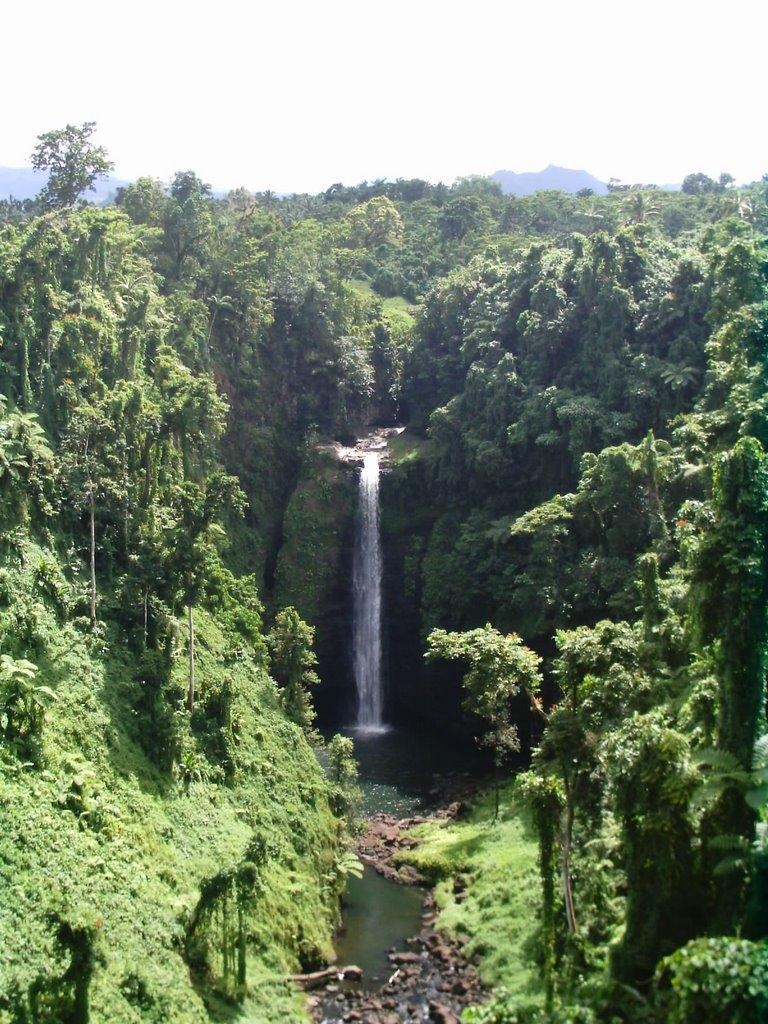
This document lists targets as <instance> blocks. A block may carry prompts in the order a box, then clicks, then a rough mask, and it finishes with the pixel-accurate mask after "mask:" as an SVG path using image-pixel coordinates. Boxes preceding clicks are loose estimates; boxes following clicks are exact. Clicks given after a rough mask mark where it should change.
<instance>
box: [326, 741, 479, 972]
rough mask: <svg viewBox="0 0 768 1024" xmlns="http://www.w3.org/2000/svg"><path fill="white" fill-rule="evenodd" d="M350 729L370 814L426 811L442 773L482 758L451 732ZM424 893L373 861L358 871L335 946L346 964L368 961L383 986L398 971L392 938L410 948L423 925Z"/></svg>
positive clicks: (467, 766) (350, 884) (474, 764)
mask: <svg viewBox="0 0 768 1024" xmlns="http://www.w3.org/2000/svg"><path fill="white" fill-rule="evenodd" d="M344 732H345V733H346V734H347V735H348V736H351V737H352V739H353V740H354V743H355V756H356V758H357V761H358V764H359V766H360V788H361V790H362V793H363V802H362V813H363V815H365V816H366V817H368V816H370V815H372V814H375V813H377V812H384V813H386V814H392V815H395V816H396V817H399V818H402V817H406V816H408V815H411V814H416V813H418V812H420V811H426V810H428V809H429V808H430V807H434V805H435V802H436V799H437V797H438V795H439V793H440V780H441V778H444V777H445V776H446V775H449V774H455V773H459V772H469V771H471V770H472V768H475V769H477V768H478V766H479V765H480V764H481V763H482V762H481V761H480V758H479V757H478V755H477V753H476V752H475V751H473V750H472V749H471V748H470V749H463V748H461V747H460V746H457V745H456V744H451V745H449V744H448V743H447V742H446V741H445V739H444V738H443V737H436V736H431V735H429V734H426V735H425V734H424V733H419V734H418V735H417V734H415V733H412V732H407V731H405V730H400V729H379V730H376V731H374V730H356V729H346V730H344ZM424 895H425V893H424V890H422V889H418V888H412V887H409V886H405V885H399V884H398V883H397V882H391V881H389V880H388V879H386V878H383V877H382V876H381V875H379V874H378V873H377V872H376V871H375V870H374V869H373V868H371V867H368V866H367V865H366V867H365V871H364V873H363V877H362V878H359V879H358V878H354V877H350V879H349V882H348V886H347V891H346V893H345V896H344V900H343V904H342V922H343V923H342V928H341V930H340V931H339V934H338V936H337V938H336V941H335V947H336V954H337V957H338V963H339V964H340V965H342V966H344V965H347V964H355V965H357V966H358V967H361V968H362V970H363V986H364V987H365V988H375V987H378V986H380V985H381V984H383V983H384V982H386V981H387V979H388V978H389V977H390V975H391V974H392V973H393V971H394V968H393V967H392V965H391V963H390V962H389V960H388V957H387V954H388V952H389V950H390V948H391V947H392V946H395V947H396V948H397V949H399V950H403V949H405V948H406V945H405V940H406V939H407V938H410V936H412V935H416V934H417V933H418V932H419V930H420V927H421V909H422V902H423V899H424Z"/></svg>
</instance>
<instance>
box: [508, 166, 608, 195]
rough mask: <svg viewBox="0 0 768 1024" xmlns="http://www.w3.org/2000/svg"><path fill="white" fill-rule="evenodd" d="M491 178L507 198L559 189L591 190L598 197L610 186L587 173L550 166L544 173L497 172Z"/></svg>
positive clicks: (568, 190) (571, 190) (573, 190)
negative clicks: (496, 182)
mask: <svg viewBox="0 0 768 1024" xmlns="http://www.w3.org/2000/svg"><path fill="white" fill-rule="evenodd" d="M491 177H492V178H493V180H494V181H498V183H499V184H500V185H501V190H502V192H503V193H504V195H507V196H531V195H533V193H534V192H541V191H543V190H545V189H557V190H558V191H560V192H570V193H572V194H575V193H576V192H578V191H579V189H582V188H591V189H592V191H593V192H594V193H595V194H596V195H600V196H604V195H605V194H606V192H607V191H608V186H607V185H606V183H605V182H604V181H598V179H597V178H595V177H594V176H593V175H591V174H588V173H587V171H574V170H571V169H570V168H568V167H555V165H554V164H550V165H549V167H545V168H544V170H543V171H527V172H526V173H524V174H515V172H514V171H496V173H495V174H492V175H491Z"/></svg>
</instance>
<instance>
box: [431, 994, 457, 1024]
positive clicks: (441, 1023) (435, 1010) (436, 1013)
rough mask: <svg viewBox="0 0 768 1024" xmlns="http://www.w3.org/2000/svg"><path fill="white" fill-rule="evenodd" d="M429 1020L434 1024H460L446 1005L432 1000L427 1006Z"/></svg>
mask: <svg viewBox="0 0 768 1024" xmlns="http://www.w3.org/2000/svg"><path fill="white" fill-rule="evenodd" d="M429 1019H430V1020H431V1021H434V1022H435V1024H461V1022H460V1020H459V1018H458V1016H457V1015H456V1014H455V1013H454V1012H453V1010H452V1009H451V1007H450V1006H449V1005H448V1003H444V1002H442V1001H438V1000H434V1001H433V1002H431V1003H430V1004H429Z"/></svg>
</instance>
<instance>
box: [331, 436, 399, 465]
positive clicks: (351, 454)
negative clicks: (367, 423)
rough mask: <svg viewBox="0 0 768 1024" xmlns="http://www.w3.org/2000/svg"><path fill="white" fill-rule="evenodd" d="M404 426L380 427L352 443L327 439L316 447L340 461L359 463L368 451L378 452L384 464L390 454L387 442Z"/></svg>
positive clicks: (380, 460)
mask: <svg viewBox="0 0 768 1024" xmlns="http://www.w3.org/2000/svg"><path fill="white" fill-rule="evenodd" d="M404 430H405V427H380V428H378V429H377V430H374V431H372V432H371V433H370V434H367V435H366V436H365V437H361V438H359V439H358V440H357V441H356V442H355V444H354V445H343V444H341V443H340V442H338V441H327V442H323V443H321V444H319V445H318V446H317V447H318V449H320V450H321V451H324V452H328V453H329V454H331V455H333V456H335V458H337V459H338V460H339V461H340V462H345V463H349V464H352V465H361V464H362V463H363V461H364V460H365V456H366V455H368V454H369V453H370V452H378V453H379V462H380V463H381V465H382V466H386V465H387V463H388V462H389V459H390V455H389V450H388V444H389V441H390V440H391V438H393V437H399V436H400V434H402V433H403V431H404Z"/></svg>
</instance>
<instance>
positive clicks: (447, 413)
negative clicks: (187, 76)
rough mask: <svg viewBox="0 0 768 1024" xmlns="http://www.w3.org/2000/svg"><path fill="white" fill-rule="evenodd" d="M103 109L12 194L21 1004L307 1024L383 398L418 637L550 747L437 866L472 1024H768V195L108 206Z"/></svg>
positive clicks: (388, 512) (15, 807)
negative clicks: (327, 677)
mask: <svg viewBox="0 0 768 1024" xmlns="http://www.w3.org/2000/svg"><path fill="white" fill-rule="evenodd" d="M91 129H92V125H89V124H86V125H83V126H82V127H81V128H80V129H78V128H77V127H76V126H68V127H67V129H66V130H65V131H64V132H58V133H55V132H54V133H49V134H48V136H43V137H41V139H40V146H39V147H38V150H37V151H36V157H35V158H36V160H37V162H38V165H39V166H40V167H41V168H48V169H49V170H50V172H51V175H50V178H49V184H48V186H47V187H46V190H45V191H44V193H43V194H42V195H41V197H40V199H39V201H37V202H36V203H28V204H14V203H4V204H2V207H1V208H0V483H1V484H2V492H1V493H0V531H1V533H0V769H1V771H2V777H1V779H0V788H1V790H2V794H1V796H0V807H1V808H2V836H3V838H2V845H1V848H0V871H1V872H2V874H3V885H4V891H5V892H8V893H12V894H13V897H12V898H11V899H8V900H6V901H5V903H4V906H3V909H2V912H0V949H1V950H2V953H1V954H0V1020H2V1021H4V1022H5V1021H8V1022H9V1024H10V1022H14V1024H16V1022H25V1024H27V1022H28V1024H38V1022H40V1024H42V1022H50V1024H53V1022H56V1021H62V1022H63V1021H71V1022H76V1024H82V1022H85V1021H87V1020H88V1019H93V1020H111V1019H114V1020H131V1021H137V1022H138V1021H152V1020H156V1021H161V1020H162V1021H179V1022H180V1024H184V1022H186V1021H203V1020H206V1019H227V1018H228V1017H232V1016H236V1015H237V1014H243V1015H246V1019H253V1020H264V1021H268V1020H270V1019H275V1020H290V1019H300V1017H301V1010H300V1009H297V1007H296V1004H295V996H294V994H293V991H292V989H291V987H290V985H289V984H287V983H286V977H287V975H289V974H290V973H291V972H293V971H295V970H296V969H297V968H298V967H299V966H311V965H314V964H315V963H316V962H319V961H320V960H322V959H324V958H325V957H326V956H327V955H328V953H329V951H330V950H329V938H330V932H331V928H332V925H333V923H334V920H335V916H336V912H337V899H338V894H339V892H340V890H341V887H342V885H343V876H344V872H345V871H346V870H354V862H353V861H351V860H350V857H349V855H348V852H347V849H346V848H347V843H348V834H349V832H348V825H347V823H346V821H345V819H346V818H348V817H350V816H351V815H353V814H354V809H355V804H356V793H355V786H354V775H355V769H354V757H353V753H352V751H351V749H350V748H349V745H348V743H347V742H346V741H344V740H342V739H337V740H335V741H333V742H332V743H331V744H330V745H329V748H328V751H327V752H326V753H325V754H324V755H323V758H322V759H323V760H324V762H325V763H326V766H327V776H326V775H325V774H324V773H323V771H322V770H321V768H320V765H319V763H318V760H317V759H316V758H315V757H314V755H313V753H312V750H311V746H310V741H312V742H316V740H317V737H316V735H315V734H314V733H313V731H312V720H313V710H312V704H311V701H310V700H309V697H308V687H309V686H310V685H313V684H314V682H315V678H316V677H315V667H316V663H315V654H314V652H313V639H314V637H315V635H316V636H317V639H318V650H319V651H320V654H321V657H320V666H319V667H320V669H321V673H322V670H323V668H324V664H323V657H328V656H329V652H330V655H331V656H333V655H334V653H335V655H337V656H338V655H339V650H338V648H337V649H336V651H335V652H334V650H333V644H332V643H330V642H329V637H331V636H332V635H336V634H335V633H334V630H336V631H337V632H338V622H339V618H340V614H341V613H340V612H339V602H340V598H339V595H340V593H341V591H342V590H343V584H344V574H345V572H346V571H347V569H346V567H345V565H344V558H343V556H344V551H345V549H346V547H347V546H348V545H347V540H348V537H349V530H350V522H351V515H352V507H353V495H352V491H351V487H350V479H349V475H348V473H347V471H346V470H345V469H343V468H340V467H337V466H336V463H335V462H334V460H333V458H332V456H331V454H330V453H331V450H332V449H331V446H330V445H329V444H328V442H334V441H341V442H344V441H348V440H349V439H350V438H351V437H354V436H355V434H356V433H357V432H359V431H361V430H363V429H364V428H365V427H366V426H367V425H368V424H370V423H374V422H375V423H379V424H391V423H394V422H395V421H397V420H401V421H403V422H407V424H408V429H407V431H406V433H405V434H404V435H403V436H402V437H400V438H398V439H397V440H396V441H394V442H393V444H392V462H393V468H392V472H391V474H389V477H388V479H386V480H385V482H384V485H383V489H382V499H383V503H384V507H383V525H384V531H385V546H386V550H387V552H388V573H389V579H390V581H395V583H396V587H397V593H396V595H395V596H394V597H392V599H391V601H390V604H391V605H392V607H391V613H392V616H391V617H392V622H393V626H392V638H393V643H392V646H393V648H396V650H393V657H394V658H395V659H400V662H399V663H400V665H401V666H402V665H407V667H408V673H407V676H408V679H409V681H410V682H411V689H412V690H413V692H414V700H416V699H417V696H416V695H417V694H418V693H419V692H421V693H428V692H430V691H429V689H428V684H429V681H430V680H432V681H433V682H434V680H435V679H439V676H440V666H439V665H438V664H437V663H438V661H439V660H440V659H446V658H449V659H451V660H458V661H460V662H463V663H464V664H465V665H466V664H467V663H468V666H469V671H468V673H467V675H466V707H467V710H468V711H469V712H470V713H471V715H472V716H474V717H473V718H472V719H471V720H472V722H473V723H475V724H477V726H478V731H479V732H481V733H482V732H483V731H485V732H486V733H487V734H488V739H489V741H490V742H491V744H492V745H493V746H494V747H495V749H496V751H497V753H498V754H499V756H498V759H497V764H498V766H499V767H502V765H503V757H502V755H503V754H505V753H507V752H509V751H510V750H511V749H513V748H515V747H516V746H517V745H518V744H520V745H521V746H522V747H523V749H524V752H526V751H527V750H528V749H529V748H530V749H531V750H532V758H531V764H530V769H529V771H528V772H527V773H525V775H524V777H523V778H522V779H521V780H520V783H519V793H520V795H521V796H522V798H523V799H524V800H525V801H526V802H527V805H528V807H527V810H525V811H519V810H515V809H513V807H512V805H509V804H507V803H506V802H505V801H504V800H502V802H501V805H500V807H498V808H497V811H498V814H497V818H498V820H497V821H496V822H495V824H491V823H488V824H487V825H486V824H482V825H481V824H480V821H479V819H476V820H475V821H474V822H473V823H471V825H470V826H469V828H470V831H471V834H470V833H467V835H465V836H463V838H462V839H461V840H459V841H458V842H457V843H456V842H455V841H454V840H455V837H454V836H453V834H452V833H451V832H450V829H451V827H452V826H446V827H445V831H444V832H442V831H441V832H439V833H435V834H432V835H430V837H429V841H428V842H427V844H426V845H425V847H423V848H422V851H421V853H419V854H417V855H416V856H418V857H420V858H421V862H422V863H421V866H422V867H429V863H430V858H433V859H434V862H435V868H434V874H435V875H436V876H437V875H441V876H447V875H450V874H452V873H455V872H457V871H458V872H459V873H461V874H465V875H466V879H465V880H466V881H468V882H469V886H470V887H469V897H468V898H467V901H466V904H465V905H462V906H461V907H459V906H458V905H452V903H451V900H450V897H449V895H448V890H447V888H446V889H445V892H443V893H442V895H441V899H442V900H443V902H444V904H445V905H446V910H445V923H446V924H448V925H451V926H453V927H456V928H466V929H467V930H469V931H471V932H472V933H473V937H472V942H473V944H474V947H473V948H475V949H476V951H477V952H478V953H480V954H482V955H483V956H484V957H485V963H486V965H487V975H488V977H489V979H490V980H492V981H493V982H494V983H497V984H498V983H505V984H507V985H508V986H509V988H510V990H509V992H508V994H506V995H504V994H499V998H498V999H497V1000H496V1002H495V1004H492V1005H491V1006H490V1007H489V1008H487V1009H485V1010H482V1011H477V1013H476V1014H475V1018H474V1019H475V1020H477V1021H480V1020H489V1021H490V1020H499V1021H502V1020H510V1021H511V1020H520V1021H522V1020H540V1021H544V1020H549V1021H566V1020H573V1021H577V1020H578V1021H585V1022H586V1021H592V1020H606V1021H607V1020H619V1021H635V1022H638V1024H640V1022H645V1021H651V1020H653V1021H658V1022H661V1021H662V1020H666V1019H668V1020H670V1021H674V1022H676V1024H693V1021H695V1020H700V1019H717V1020H721V1019H722V1020H734V1021H735V1020H745V1021H747V1020H755V1021H760V1020H762V1019H763V1018H764V1016H765V1012H766V1009H765V1006H764V1005H763V1004H764V999H763V1001H762V1002H761V999H762V995H763V993H764V989H763V988H762V987H761V986H762V981H761V978H762V977H763V975H764V973H765V964H764V960H765V953H764V943H765V939H766V931H767V930H768V929H767V926H766V921H768V905H767V902H766V901H767V894H768V882H767V881H766V878H767V877H768V871H767V868H766V863H767V862H766V856H767V855H766V827H768V799H766V796H767V794H766V789H765V786H766V781H767V780H766V777H765V763H764V760H765V759H764V756H763V755H764V741H761V739H760V737H761V735H762V734H764V733H765V732H766V690H765V673H766V646H767V644H768V620H767V619H766V607H767V606H768V600H767V598H768V548H767V547H766V543H765V537H766V529H767V528H768V519H767V517H768V493H767V492H768V474H767V470H766V458H767V456H766V454H765V447H766V446H767V445H768V418H767V417H766V413H767V404H766V403H767V401H768V399H767V398H766V396H768V379H767V377H768V354H767V350H766V340H767V339H768V292H767V291H766V288H768V280H767V279H768V275H767V273H766V259H765V252H764V249H763V245H762V242H761V238H762V236H763V235H764V234H765V233H766V231H768V203H767V202H766V185H765V183H758V184H756V185H754V186H751V187H749V188H744V189H734V188H733V187H732V182H730V180H728V179H727V176H724V177H723V178H722V179H721V180H720V181H719V182H711V181H710V179H705V178H704V176H700V175H691V176H689V178H688V179H686V187H685V188H684V190H683V192H682V193H678V194H673V193H665V192H661V191H659V190H656V189H647V188H645V189H643V188H631V189H624V190H622V189H617V188H613V189H612V190H611V191H610V192H609V194H608V195H607V196H605V197H598V196H593V195H580V196H567V195H564V194H561V193H556V192H544V193H539V194H537V195H535V196H531V197H525V198H515V197H505V196H503V195H502V194H501V192H500V190H499V189H498V187H497V186H495V185H494V184H493V183H492V182H491V181H489V180H486V179H474V178H469V179H462V180H459V181H457V182H456V183H455V184H454V185H453V186H451V187H446V186H444V185H430V184H429V183H427V182H423V181H419V180H413V181H403V180H401V181H397V182H394V183H393V182H383V181H382V182H373V183H364V184H362V185H359V186H356V187H354V188H346V187H344V186H342V185H340V184H338V185H334V186H332V187H331V188H330V189H328V190H327V191H326V192H325V193H323V194H321V195H318V196H290V197H285V198H282V199H278V198H277V197H275V196H274V195H272V194H270V193H263V194H260V195H256V196H254V195H251V194H249V193H247V192H245V191H244V190H238V191H235V192H232V193H230V194H229V195H227V196H226V197H225V198H215V197H214V196H213V195H212V193H211V190H210V188H209V186H207V185H206V184H205V183H204V182H202V181H201V180H200V179H199V178H198V177H197V176H196V175H195V174H194V173H193V172H191V171H184V172H181V173H179V174H177V175H176V176H175V178H174V180H173V181H172V183H171V184H170V187H169V188H167V189H166V188H164V187H163V186H162V185H161V184H160V183H159V182H157V181H154V180H152V179H149V178H142V179H139V180H138V181H136V182H135V183H133V184H131V185H129V186H127V187H126V188H125V189H123V190H122V191H121V193H120V195H119V197H118V200H117V203H116V204H115V205H114V206H110V207H106V208H103V209H96V208H93V207H90V206H88V205H86V204H85V203H84V202H82V200H81V199H80V198H79V197H80V196H81V195H82V193H83V192H84V191H85V190H87V189H88V187H89V186H90V184H92V182H93V180H94V176H98V175H99V174H101V173H103V172H104V170H105V169H106V168H107V166H108V161H107V158H106V154H104V153H103V152H101V151H99V150H96V149H94V148H93V147H91V146H90V143H89V136H90V132H91ZM281 609H282V610H281ZM305 620H306V621H305ZM489 623H490V624H492V625H486V624H489ZM430 634H431V643H430V667H429V669H428V670H425V669H423V667H422V665H421V662H422V653H423V649H424V646H425V644H426V640H427V637H428V636H429V635H430ZM553 638H554V643H553ZM535 651H538V652H539V653H538V654H535V653H534V652H535ZM409 658H410V662H409V661H408V659H409ZM270 666H271V671H272V673H273V675H274V677H275V680H276V681H277V684H278V685H276V684H275V682H273V681H272V680H271V679H270V678H269V675H268V672H269V671H270ZM427 672H428V673H431V675H427V674H425V673H427ZM320 692H322V690H321V691H320ZM419 710H420V712H421V714H422V715H423V716H425V717H427V718H429V716H430V715H435V714H436V713H437V712H436V711H435V709H434V708H432V707H430V706H429V701H428V700H422V702H421V704H420V707H419ZM761 751H762V753H761ZM497 797H498V793H497ZM516 799H517V798H516ZM515 806H516V805H515ZM521 815H522V817H521ZM523 822H524V823H525V824H523ZM455 827H456V828H458V827H459V826H455ZM531 829H533V830H534V831H535V834H536V841H537V843H538V849H536V848H535V846H534V843H533V840H532V833H531V831H530V830H531ZM465 840H466V842H465ZM462 844H463V845H462ZM726 855H727V856H726ZM491 864H493V865H494V867H493V870H491V867H489V865H491ZM534 867H535V868H536V869H537V870H538V874H539V876H540V896H539V902H538V903H537V904H536V905H534V903H533V899H532V896H531V885H530V880H531V875H532V873H533V870H534ZM728 867H730V868H731V869H732V870H727V868H728ZM505 885H506V886H507V888H505ZM516 885H517V886H523V885H524V886H525V887H526V888H525V893H524V894H522V893H519V892H515V891H514V886H516ZM520 915H524V916H525V924H524V925H523V923H521V921H520V920H518V919H519V918H520ZM483 930H486V931H487V935H486V938H485V940H482V939H481V938H480V933H481V932H482V931H483ZM510 935H512V941H511V942H510ZM505 943H506V944H507V947H508V949H507V953H504V952H503V948H504V945H505ZM510 957H513V958H515V959H516V960H517V961H519V962H516V963H515V965H514V969H512V967H511V965H510V962H509V958H510ZM534 976H535V980H534ZM731 979H735V980H731ZM523 983H524V984H525V987H526V991H525V992H523V991H522V989H521V985H522V984H523ZM628 993H631V997H630V998H628V997H627V994H628ZM665 1015H666V1016H665Z"/></svg>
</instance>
